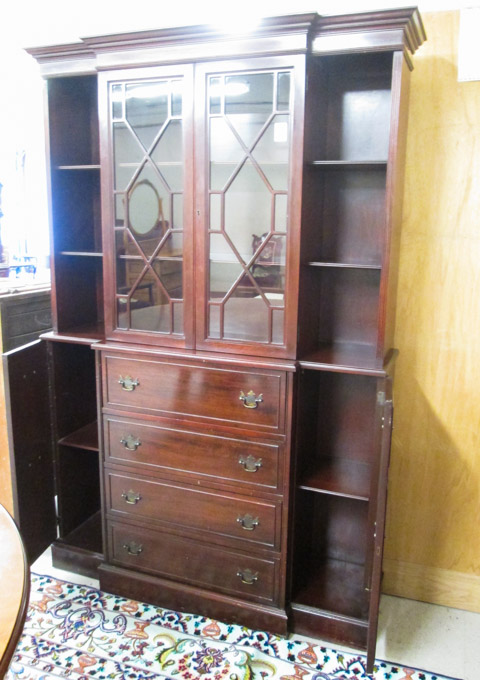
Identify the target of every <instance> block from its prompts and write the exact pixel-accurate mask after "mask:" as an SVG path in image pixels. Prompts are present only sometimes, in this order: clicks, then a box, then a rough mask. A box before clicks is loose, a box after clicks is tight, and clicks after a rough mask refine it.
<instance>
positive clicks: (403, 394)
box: [384, 12, 480, 611]
mask: <svg viewBox="0 0 480 680" xmlns="http://www.w3.org/2000/svg"><path fill="white" fill-rule="evenodd" d="M423 18H424V21H425V26H426V31H427V36H428V40H427V42H426V43H425V44H424V45H423V46H422V47H421V48H420V50H419V52H418V54H416V55H415V70H414V72H413V74H412V81H411V94H410V112H409V130H408V145H407V166H406V182H405V200H404V213H403V227H402V241H401V255H400V270H399V277H400V280H399V286H398V291H399V292H398V306H397V317H396V333H395V346H396V347H398V349H399V350H400V355H399V360H398V364H397V372H396V383H395V403H396V412H395V419H394V434H393V450H392V457H391V467H390V479H389V503H388V522H387V534H386V545H385V558H386V559H385V561H384V571H385V579H384V591H385V592H388V593H392V594H395V595H402V596H406V597H412V598H415V599H419V600H425V601H430V602H438V603H441V604H447V605H448V604H451V605H452V606H461V607H463V608H465V609H472V610H476V611H480V531H479V530H478V527H479V525H480V457H479V432H480V427H479V426H480V422H479V405H480V356H479V353H480V308H479V299H480V236H479V214H480V135H479V130H480V82H467V83H458V82H457V37H458V22H459V12H441V13H434V14H426V15H424V17H423ZM465 580H467V581H468V588H469V593H470V594H469V596H468V597H465ZM447 582H448V586H447V587H446V586H445V584H446V583H447Z"/></svg>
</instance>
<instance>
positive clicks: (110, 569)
mask: <svg viewBox="0 0 480 680" xmlns="http://www.w3.org/2000/svg"><path fill="white" fill-rule="evenodd" d="M98 575H99V578H100V588H101V589H102V590H104V591H107V592H110V593H115V594H117V595H121V596H123V597H128V598H131V599H134V600H139V601H140V602H149V603H150V604H156V605H158V606H160V607H166V608H168V609H172V610H174V611H179V612H188V613H195V612H198V613H200V614H201V616H208V617H209V618H213V619H217V620H218V621H226V622H228V623H236V624H239V625H242V626H248V627H249V628H253V629H254V630H268V631H269V632H271V633H276V634H277V635H286V634H287V614H286V611H285V610H283V609H277V608H276V607H267V606H264V605H259V604H255V603H251V602H245V601H244V600H239V599H236V598H233V597H226V596H224V595H220V594H218V593H211V592H209V591H206V590H202V589H200V588H194V587H192V586H189V585H185V584H183V583H174V582H172V581H167V580H165V579H162V578H158V577H155V576H150V575H148V574H141V573H138V572H131V571H129V570H128V569H121V568H119V567H114V566H111V565H109V564H102V565H101V566H100V567H99V570H98Z"/></svg>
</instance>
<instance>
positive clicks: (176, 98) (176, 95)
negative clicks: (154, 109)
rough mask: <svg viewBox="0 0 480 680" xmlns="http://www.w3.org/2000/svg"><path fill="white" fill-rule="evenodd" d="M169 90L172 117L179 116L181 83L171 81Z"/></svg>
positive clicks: (180, 113) (180, 81) (180, 109)
mask: <svg viewBox="0 0 480 680" xmlns="http://www.w3.org/2000/svg"><path fill="white" fill-rule="evenodd" d="M171 89H172V116H181V115H182V89H183V81H182V80H172V82H171Z"/></svg>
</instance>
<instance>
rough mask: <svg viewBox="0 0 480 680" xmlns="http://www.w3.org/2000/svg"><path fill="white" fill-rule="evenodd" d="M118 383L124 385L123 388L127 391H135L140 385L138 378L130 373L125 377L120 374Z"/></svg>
mask: <svg viewBox="0 0 480 680" xmlns="http://www.w3.org/2000/svg"><path fill="white" fill-rule="evenodd" d="M118 383H119V385H121V386H122V390H125V391H126V392H133V390H134V389H135V388H136V387H138V386H139V385H140V383H139V381H138V380H137V379H136V378H135V380H134V379H133V378H131V377H130V376H129V375H126V376H125V377H124V378H122V376H120V378H119V379H118Z"/></svg>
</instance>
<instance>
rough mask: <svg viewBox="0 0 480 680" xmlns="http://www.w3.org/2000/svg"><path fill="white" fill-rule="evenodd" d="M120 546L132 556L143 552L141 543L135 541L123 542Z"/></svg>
mask: <svg viewBox="0 0 480 680" xmlns="http://www.w3.org/2000/svg"><path fill="white" fill-rule="evenodd" d="M122 547H123V549H124V550H126V551H127V553H128V554H129V555H133V556H134V557H138V556H139V555H140V554H141V553H142V552H143V545H142V544H141V543H135V541H130V543H124V544H123V546H122Z"/></svg>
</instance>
